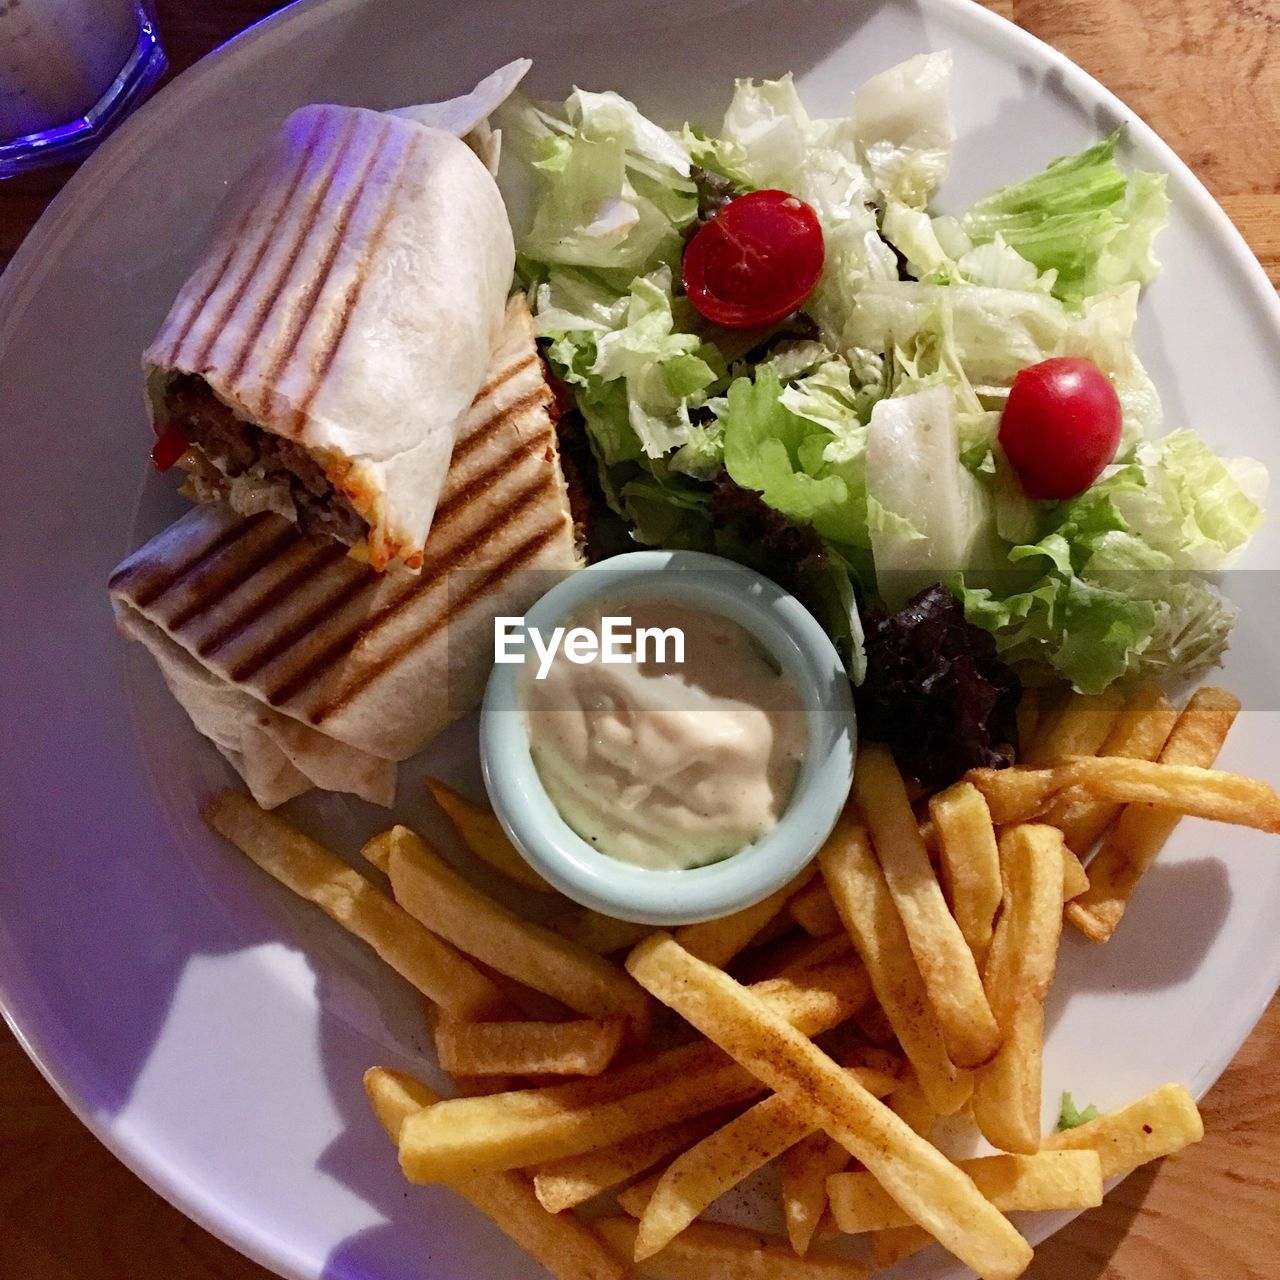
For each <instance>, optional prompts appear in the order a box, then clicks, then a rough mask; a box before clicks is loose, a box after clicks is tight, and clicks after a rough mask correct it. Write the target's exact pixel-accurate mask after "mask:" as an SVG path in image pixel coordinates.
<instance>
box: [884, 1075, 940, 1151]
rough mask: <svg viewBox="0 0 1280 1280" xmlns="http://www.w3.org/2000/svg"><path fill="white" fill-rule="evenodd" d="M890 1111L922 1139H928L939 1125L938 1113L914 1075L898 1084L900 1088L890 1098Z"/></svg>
mask: <svg viewBox="0 0 1280 1280" xmlns="http://www.w3.org/2000/svg"><path fill="white" fill-rule="evenodd" d="M889 1110H890V1111H892V1112H893V1114H894V1115H896V1116H899V1117H900V1118H901V1119H903V1120H905V1121H906V1123H907V1124H908V1125H909V1126H910V1127H911V1129H912V1130H913V1131H914V1132H915V1133H918V1134H919V1135H920V1136H921V1137H922V1138H927V1137H928V1136H929V1134H930V1132H931V1131H932V1129H933V1126H934V1125H935V1124H937V1123H938V1113H937V1111H935V1110H934V1108H933V1105H932V1104H931V1103H930V1101H929V1099H928V1098H927V1097H925V1092H924V1090H923V1089H922V1088H921V1087H920V1081H919V1080H917V1079H916V1077H915V1076H913V1075H910V1076H908V1077H907V1078H906V1079H905V1080H900V1081H899V1082H898V1087H897V1088H896V1089H895V1090H894V1091H893V1094H892V1095H891V1096H890V1098H889Z"/></svg>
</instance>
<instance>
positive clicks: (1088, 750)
mask: <svg viewBox="0 0 1280 1280" xmlns="http://www.w3.org/2000/svg"><path fill="white" fill-rule="evenodd" d="M1123 708H1124V695H1123V694H1121V693H1120V691H1119V690H1118V689H1116V688H1114V687H1113V688H1110V689H1105V690H1104V691H1103V692H1102V693H1070V694H1068V695H1067V701H1066V703H1065V704H1064V705H1063V707H1062V709H1061V710H1060V711H1059V712H1058V713H1057V714H1056V715H1055V716H1053V717H1052V718H1051V720H1050V721H1049V723H1048V725H1047V726H1045V728H1044V729H1043V730H1042V731H1040V732H1038V733H1037V735H1036V737H1035V738H1034V739H1033V740H1032V741H1031V743H1030V744H1029V746H1026V747H1024V749H1023V752H1022V758H1021V760H1020V761H1019V763H1020V764H1022V765H1024V766H1025V767H1026V768H1028V769H1038V768H1040V767H1042V766H1043V765H1047V764H1053V763H1054V762H1055V761H1057V760H1059V759H1061V758H1062V757H1063V756H1091V755H1093V753H1094V752H1095V751H1097V750H1098V748H1099V747H1101V746H1102V744H1103V742H1105V741H1106V738H1107V734H1109V733H1110V732H1111V727H1112V725H1114V724H1115V722H1116V718H1117V717H1118V716H1119V715H1120V712H1121V710H1122V709H1123Z"/></svg>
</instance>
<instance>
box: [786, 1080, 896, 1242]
mask: <svg viewBox="0 0 1280 1280" xmlns="http://www.w3.org/2000/svg"><path fill="white" fill-rule="evenodd" d="M894 1092H895V1093H896V1092H897V1090H896V1089H895V1090H894ZM848 1165H849V1153H848V1152H847V1151H846V1150H845V1149H844V1148H843V1147H842V1146H841V1145H840V1144H839V1143H838V1142H837V1141H836V1140H835V1139H834V1138H832V1137H831V1136H830V1135H829V1134H826V1133H824V1132H823V1131H822V1130H821V1129H819V1130H817V1132H815V1133H811V1134H809V1136H808V1137H806V1138H802V1139H801V1140H800V1141H799V1142H797V1143H796V1144H795V1146H794V1147H791V1148H790V1150H787V1151H784V1152H783V1153H782V1155H781V1156H779V1157H778V1183H779V1187H780V1190H781V1194H782V1216H783V1218H784V1219H785V1221H786V1224H787V1239H789V1240H790V1241H791V1247H792V1248H793V1249H794V1250H795V1251H796V1253H798V1254H799V1255H800V1256H801V1257H803V1256H804V1255H805V1254H806V1253H808V1252H809V1246H810V1244H812V1243H813V1238H814V1235H815V1234H816V1233H817V1230H818V1226H819V1224H820V1223H821V1222H822V1218H823V1215H824V1214H825V1213H826V1210H827V1179H828V1178H829V1177H830V1176H831V1175H832V1174H833V1173H842V1172H843V1171H844V1170H845V1169H846V1168H847V1167H848Z"/></svg>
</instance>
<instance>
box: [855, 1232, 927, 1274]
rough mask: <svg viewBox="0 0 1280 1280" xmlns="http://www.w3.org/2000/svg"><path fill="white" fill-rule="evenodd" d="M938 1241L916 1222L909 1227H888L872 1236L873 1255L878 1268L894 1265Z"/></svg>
mask: <svg viewBox="0 0 1280 1280" xmlns="http://www.w3.org/2000/svg"><path fill="white" fill-rule="evenodd" d="M934 1243H936V1241H935V1240H934V1238H933V1237H932V1236H931V1235H930V1234H929V1233H928V1232H927V1231H926V1230H925V1229H924V1228H923V1227H917V1226H916V1225H915V1224H914V1223H913V1224H912V1225H911V1226H909V1227H886V1228H885V1230H883V1231H876V1232H873V1233H872V1236H871V1256H872V1257H873V1258H874V1259H875V1261H876V1266H877V1268H881V1269H883V1268H885V1267H892V1266H893V1265H894V1264H895V1263H898V1262H901V1261H902V1260H903V1259H904V1258H910V1257H912V1256H913V1255H914V1254H917V1253H919V1252H920V1250H921V1249H927V1248H928V1247H929V1246H930V1245H931V1244H934Z"/></svg>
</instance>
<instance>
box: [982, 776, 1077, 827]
mask: <svg viewBox="0 0 1280 1280" xmlns="http://www.w3.org/2000/svg"><path fill="white" fill-rule="evenodd" d="M964 777H965V781H966V782H969V783H972V784H973V786H975V787H977V788H978V790H979V791H981V792H982V796H983V799H985V800H986V802H987V808H988V809H989V810H990V811H991V821H992V822H994V823H995V825H996V826H997V827H1004V826H1008V825H1009V824H1010V823H1014V822H1031V821H1032V820H1033V819H1035V818H1038V817H1039V816H1040V815H1041V814H1043V813H1045V812H1046V811H1047V810H1048V809H1049V806H1050V805H1051V804H1052V803H1053V801H1054V799H1055V798H1056V797H1057V795H1058V792H1059V791H1061V790H1062V787H1063V783H1064V779H1063V776H1062V774H1061V773H1059V772H1058V770H1057V769H1026V768H1024V767H1023V766H1022V765H1014V766H1013V767H1012V768H1009V769H970V770H969V772H968V773H966V774H965V776H964Z"/></svg>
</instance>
